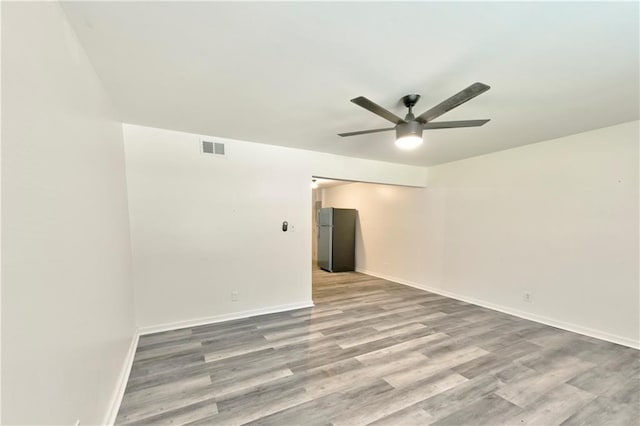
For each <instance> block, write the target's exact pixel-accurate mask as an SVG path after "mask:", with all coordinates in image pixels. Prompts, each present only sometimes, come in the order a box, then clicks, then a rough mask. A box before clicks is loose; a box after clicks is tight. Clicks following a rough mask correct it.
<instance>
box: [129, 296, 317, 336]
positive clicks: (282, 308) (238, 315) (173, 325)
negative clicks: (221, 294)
mask: <svg viewBox="0 0 640 426" xmlns="http://www.w3.org/2000/svg"><path fill="white" fill-rule="evenodd" d="M312 306H314V305H313V301H311V300H309V301H305V302H298V303H289V304H286V305H277V306H269V307H267V308H260V309H252V310H249V311H241V312H232V313H228V314H222V315H215V316H212V317H205V318H195V319H190V320H184V321H175V322H170V323H165V324H159V325H152V326H147V327H140V328H138V333H139V334H140V335H141V336H142V335H145V334H152V333H160V332H162V331H170V330H178V329H180V328H190V327H197V326H199V325H207V324H214V323H217V322H224V321H231V320H235V319H242V318H250V317H255V316H258V315H266V314H275V313H277V312H286V311H293V310H296V309H302V308H311V307H312Z"/></svg>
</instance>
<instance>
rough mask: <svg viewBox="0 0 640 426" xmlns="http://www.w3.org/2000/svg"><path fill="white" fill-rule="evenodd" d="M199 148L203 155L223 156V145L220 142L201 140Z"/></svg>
mask: <svg viewBox="0 0 640 426" xmlns="http://www.w3.org/2000/svg"><path fill="white" fill-rule="evenodd" d="M200 143H201V148H202V153H203V154H211V155H218V156H224V155H225V154H224V144H223V143H220V142H211V141H206V140H201V141H200Z"/></svg>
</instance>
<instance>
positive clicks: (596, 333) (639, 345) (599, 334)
mask: <svg viewBox="0 0 640 426" xmlns="http://www.w3.org/2000/svg"><path fill="white" fill-rule="evenodd" d="M356 271H357V272H360V273H362V274H366V275H371V276H373V277H377V278H382V279H385V280H388V281H393V282H396V283H399V284H404V285H407V286H409V287H414V288H417V289H419V290H424V291H428V292H431V293H436V294H439V295H441V296H446V297H450V298H452V299H456V300H461V301H463V302H467V303H471V304H473V305H478V306H482V307H483V308H488V309H492V310H494V311H499V312H503V313H505V314H509V315H513V316H516V317H519V318H523V319H526V320H530V321H535V322H539V323H541V324H545V325H550V326H552V327H556V328H561V329H563V330H567V331H571V332H573V333H578V334H582V335H585V336H589V337H594V338H596V339H600V340H606V341H607V342H612V343H617V344H619V345H623V346H628V347H630V348H633V349H640V342H638V341H635V340H633V339H629V338H627V337H623V336H618V335H616V334H612V333H607V332H605V331H600V330H594V329H592V328H588V327H583V326H581V325H577V324H572V323H569V322H565V321H560V320H557V319H554V318H549V317H545V316H541V315H536V314H532V313H530V312H525V311H521V310H519V309H514V308H510V307H507V306H502V305H496V304H494V303H491V302H487V301H484V300H480V299H475V298H473V297H467V296H462V295H460V294H456V293H452V292H450V291H446V290H441V289H438V288H433V287H429V286H427V285H424V284H419V283H416V282H413V281H408V280H405V279H402V278H398V277H391V276H388V275H384V274H380V273H377V272H374V271H368V270H364V269H356Z"/></svg>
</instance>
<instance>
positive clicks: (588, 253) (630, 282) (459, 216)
mask: <svg viewBox="0 0 640 426" xmlns="http://www.w3.org/2000/svg"><path fill="white" fill-rule="evenodd" d="M638 133H639V131H638V122H630V123H625V124H621V125H617V126H613V127H607V128H603V129H599V130H594V131H590V132H586V133H581V134H577V135H573V136H569V137H565V138H561V139H556V140H551V141H546V142H541V143H537V144H532V145H528V146H525V147H520V148H515V149H511V150H507V151H502V152H498V153H493V154H489V155H484V156H481V157H475V158H471V159H467V160H462V161H458V162H454V163H449V164H444V165H440V166H437V167H433V168H430V169H429V183H428V186H427V188H426V189H413V188H401V187H391V186H380V185H364V184H352V185H344V186H339V187H335V188H328V189H325V190H324V205H325V206H334V207H345V208H346V207H351V208H357V209H358V211H359V219H360V227H361V229H359V232H358V235H357V238H358V240H357V241H358V246H357V249H358V254H357V266H358V269H359V270H362V271H367V272H370V273H373V274H376V275H380V276H385V277H389V278H392V279H397V280H399V281H401V282H405V283H408V284H411V285H416V286H419V287H422V288H426V289H432V290H435V291H439V292H441V293H444V294H449V295H452V296H454V297H461V298H464V299H466V300H469V301H473V302H479V303H482V304H484V305H487V306H492V307H495V308H498V309H502V310H506V311H509V312H513V313H517V314H520V315H523V316H526V317H529V318H532V319H537V320H541V321H545V322H547V323H551V324H555V325H557V326H562V327H565V328H570V329H573V330H576V331H580V332H584V333H587V334H591V335H594V336H596V337H602V338H606V339H609V340H612V341H616V342H620V343H624V344H628V345H631V346H637V345H638V341H639V333H640V332H639V324H640V308H639V302H640V294H639V280H638V154H639V152H638V140H639V134H638ZM525 293H529V294H530V295H531V297H530V301H529V302H527V301H525V300H524V297H523V296H524V294H525Z"/></svg>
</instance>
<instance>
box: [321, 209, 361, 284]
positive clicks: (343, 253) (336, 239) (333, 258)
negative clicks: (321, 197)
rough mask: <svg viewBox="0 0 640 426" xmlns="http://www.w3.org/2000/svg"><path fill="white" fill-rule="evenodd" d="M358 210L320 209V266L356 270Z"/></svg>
mask: <svg viewBox="0 0 640 426" xmlns="http://www.w3.org/2000/svg"><path fill="white" fill-rule="evenodd" d="M355 252H356V210H355V209H336V208H333V207H327V208H323V209H319V210H318V266H319V267H320V268H322V269H324V270H325V271H329V272H346V271H353V270H355V265H356V256H355Z"/></svg>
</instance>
